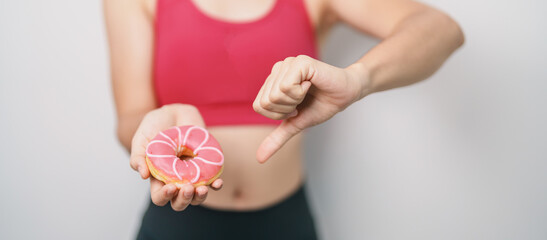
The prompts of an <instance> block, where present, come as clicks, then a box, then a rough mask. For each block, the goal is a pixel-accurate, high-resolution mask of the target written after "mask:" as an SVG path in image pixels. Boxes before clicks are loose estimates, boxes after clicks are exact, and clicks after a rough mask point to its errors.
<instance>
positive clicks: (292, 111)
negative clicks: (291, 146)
mask: <svg viewBox="0 0 547 240" xmlns="http://www.w3.org/2000/svg"><path fill="white" fill-rule="evenodd" d="M367 82H368V77H367V74H366V72H365V71H364V69H363V68H362V67H360V65H357V64H354V65H352V66H350V67H348V68H346V69H342V68H338V67H334V66H332V65H329V64H326V63H324V62H321V61H318V60H315V59H313V58H310V57H308V56H298V57H289V58H286V59H285V60H284V61H280V62H277V63H276V64H275V65H274V66H273V69H272V72H271V74H270V75H269V76H268V78H267V79H266V81H265V82H264V85H262V88H261V89H260V91H259V93H258V95H257V96H256V99H255V101H254V103H253V108H254V110H255V111H256V112H258V113H260V114H262V115H264V116H266V117H268V118H271V119H277V120H280V119H283V120H284V121H283V122H282V123H281V125H279V127H277V128H276V129H275V130H274V131H273V132H272V133H270V135H269V136H268V137H266V139H264V141H263V142H262V144H261V145H260V147H259V148H258V151H257V159H258V161H259V162H261V163H263V162H265V161H266V160H268V159H269V158H270V157H271V156H272V155H273V154H274V153H275V152H277V151H278V150H279V149H280V148H281V147H282V146H283V145H284V144H285V143H286V142H287V141H288V140H289V139H290V138H291V137H293V136H294V135H296V134H298V133H299V132H301V131H302V130H304V129H306V128H308V127H311V126H314V125H317V124H320V123H322V122H325V121H327V120H328V119H330V118H331V117H332V116H334V115H335V114H336V113H338V112H340V111H342V110H344V109H345V108H346V107H348V106H349V105H350V104H352V103H353V102H355V101H357V100H359V99H361V98H362V97H363V96H364V95H365V89H366V86H367V85H368V84H367Z"/></svg>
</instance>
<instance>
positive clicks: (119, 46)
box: [104, 0, 222, 211]
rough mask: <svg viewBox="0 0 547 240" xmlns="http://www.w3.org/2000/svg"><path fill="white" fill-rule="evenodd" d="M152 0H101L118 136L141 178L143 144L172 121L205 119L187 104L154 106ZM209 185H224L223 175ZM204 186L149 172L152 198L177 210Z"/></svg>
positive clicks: (202, 193) (145, 173)
mask: <svg viewBox="0 0 547 240" xmlns="http://www.w3.org/2000/svg"><path fill="white" fill-rule="evenodd" d="M150 3H151V1H147V0H104V12H105V21H106V26H107V33H108V43H109V45H110V65H111V74H112V76H111V78H112V88H113V90H114V100H115V102H116V110H117V117H118V127H117V129H118V130H117V132H118V139H119V140H120V142H121V143H122V145H123V146H124V147H125V148H126V149H127V150H128V151H130V152H131V159H130V165H131V167H132V168H133V169H134V170H136V171H138V172H139V174H140V175H141V177H142V178H143V179H146V178H150V171H149V170H148V167H147V165H146V162H145V151H146V146H147V144H148V142H149V141H150V139H152V138H153V137H154V136H155V135H156V134H157V133H158V132H160V131H162V130H165V129H167V128H169V127H172V126H179V125H201V126H204V123H203V119H201V115H200V114H199V112H198V110H197V109H196V108H195V107H193V106H190V105H184V104H171V105H166V106H163V107H161V108H156V102H155V97H154V91H153V86H152V53H153V38H154V36H153V25H152V23H153V16H152V15H151V14H150V9H151V7H150V5H147V4H150ZM211 187H212V188H213V189H215V190H217V189H220V188H221V187H222V179H217V180H215V181H214V182H213V183H212V184H211ZM207 193H208V188H207V187H206V186H200V187H197V188H194V187H193V186H192V185H184V186H176V185H175V184H167V185H166V184H164V183H163V182H161V181H159V180H157V179H155V178H153V177H152V178H150V195H151V198H152V202H154V203H155V204H156V205H159V206H163V205H165V204H167V203H168V202H169V201H171V207H172V208H173V209H174V210H176V211H182V210H184V209H185V208H186V207H187V206H188V205H189V204H194V205H197V204H200V203H202V202H203V201H204V200H205V198H206V197H207Z"/></svg>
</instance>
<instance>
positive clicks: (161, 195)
mask: <svg viewBox="0 0 547 240" xmlns="http://www.w3.org/2000/svg"><path fill="white" fill-rule="evenodd" d="M176 192H177V187H176V186H175V185H174V184H167V185H164V184H163V182H161V181H159V180H157V179H155V178H150V197H151V198H152V202H153V203H154V204H156V205H158V206H165V204H167V203H168V202H169V200H171V199H172V198H173V197H174V196H176Z"/></svg>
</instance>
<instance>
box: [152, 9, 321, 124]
mask: <svg viewBox="0 0 547 240" xmlns="http://www.w3.org/2000/svg"><path fill="white" fill-rule="evenodd" d="M304 4H305V3H304V2H303V0H276V3H275V5H274V7H273V8H272V9H271V10H270V11H269V12H268V13H267V14H266V15H265V16H263V17H261V18H260V19H258V20H254V21H251V22H243V23H233V22H227V21H223V20H219V19H215V18H213V17H210V16H208V15H206V14H205V13H203V12H201V11H200V10H199V9H198V8H197V7H196V6H195V5H194V3H193V2H192V1H191V0H158V3H157V13H156V22H155V46H154V47H155V49H154V73H153V74H154V76H153V78H154V87H155V93H156V98H157V102H158V103H159V105H160V106H161V105H165V104H170V103H185V104H191V105H194V106H196V107H197V108H198V109H199V111H200V113H201V115H202V116H203V119H204V120H205V124H206V125H207V126H215V125H242V124H245V125H249V124H278V123H280V121H276V120H271V119H268V118H266V117H263V116H262V115H260V114H258V113H256V112H255V111H254V110H253V107H252V103H253V101H254V99H255V97H256V95H257V93H258V91H259V90H260V87H261V86H262V84H263V83H264V80H266V77H267V76H268V75H269V73H270V72H271V69H272V66H273V65H274V63H276V62H277V61H281V60H283V59H285V58H286V57H290V56H297V55H308V56H310V57H313V58H317V50H316V43H315V35H314V30H313V26H312V24H311V22H310V19H309V17H308V14H307V10H306V8H305V5H304Z"/></svg>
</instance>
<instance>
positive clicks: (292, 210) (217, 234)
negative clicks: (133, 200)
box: [137, 188, 317, 240]
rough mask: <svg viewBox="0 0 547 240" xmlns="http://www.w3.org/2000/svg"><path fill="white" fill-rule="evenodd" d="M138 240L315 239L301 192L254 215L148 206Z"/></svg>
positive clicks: (193, 208)
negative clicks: (178, 210) (176, 210)
mask: <svg viewBox="0 0 547 240" xmlns="http://www.w3.org/2000/svg"><path fill="white" fill-rule="evenodd" d="M137 239H138V240H145V239H146V240H150V239H158V240H159V239H161V240H169V239H192V240H193V239H253V240H254V239H284V240H287V239H289V240H290V239H299V240H305V239H317V236H316V233H315V227H314V223H313V219H312V216H311V213H310V209H309V206H308V201H307V200H306V196H305V194H304V188H300V189H299V190H298V191H297V192H296V193H294V194H293V195H292V196H290V197H289V198H287V199H286V200H284V201H283V202H281V203H278V204H276V205H274V206H272V207H269V208H266V209H262V210H257V211H243V212H240V211H224V210H213V209H209V208H206V207H202V206H188V208H186V210H184V211H182V212H175V211H173V209H171V206H170V205H169V204H167V205H165V206H164V207H158V206H156V205H154V204H153V203H150V204H149V207H148V210H147V211H146V213H145V214H144V217H143V220H142V225H141V229H140V231H139V235H138V236H137Z"/></svg>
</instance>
